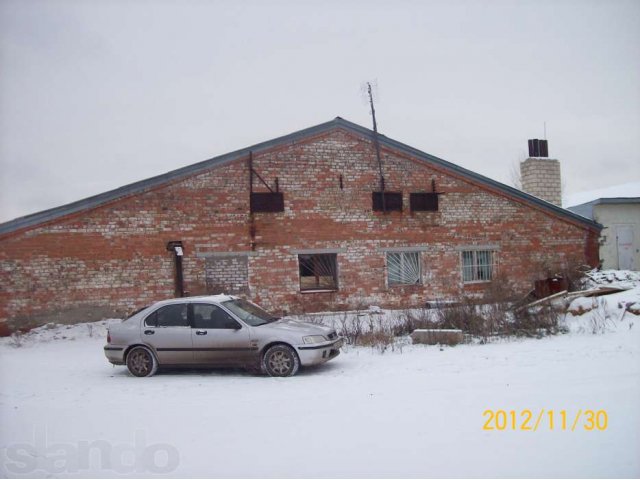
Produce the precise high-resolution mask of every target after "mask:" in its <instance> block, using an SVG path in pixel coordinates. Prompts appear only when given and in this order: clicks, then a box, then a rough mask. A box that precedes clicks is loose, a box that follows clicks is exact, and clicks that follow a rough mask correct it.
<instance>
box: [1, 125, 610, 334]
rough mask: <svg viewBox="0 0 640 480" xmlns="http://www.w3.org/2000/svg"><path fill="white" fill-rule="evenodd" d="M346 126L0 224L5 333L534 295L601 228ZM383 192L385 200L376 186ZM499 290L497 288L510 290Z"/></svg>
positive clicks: (587, 254) (592, 244) (580, 254)
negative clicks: (256, 310)
mask: <svg viewBox="0 0 640 480" xmlns="http://www.w3.org/2000/svg"><path fill="white" fill-rule="evenodd" d="M379 145H380V149H381V158H382V161H381V164H379V163H378V161H377V158H376V153H375V148H374V142H373V132H372V131H371V130H368V129H366V128H363V127H361V126H358V125H355V124H353V123H350V122H348V121H346V120H343V119H341V118H336V119H334V120H332V121H330V122H327V123H324V124H321V125H317V126H315V127H311V128H308V129H305V130H302V131H299V132H296V133H292V134H290V135H286V136H284V137H280V138H277V139H275V140H271V141H268V142H264V143H260V144H258V145H254V146H252V147H249V148H246V149H243V150H239V151H236V152H233V153H229V154H226V155H222V156H220V157H216V158H212V159H210V160H206V161H204V162H200V163H197V164H194V165H191V166H188V167H185V168H181V169H179V170H175V171H172V172H169V173H166V174H164V175H160V176H158V177H154V178H150V179H147V180H144V181H141V182H137V183H134V184H131V185H127V186H125V187H122V188H119V189H116V190H113V191H110V192H106V193H103V194H101V195H97V196H95V197H91V198H87V199H85V200H81V201H78V202H75V203H72V204H69V205H65V206H62V207H58V208H54V209H51V210H47V211H44V212H40V213H36V214H33V215H29V216H26V217H22V218H18V219H15V220H12V221H10V222H6V223H4V224H1V225H0V245H1V247H2V248H1V249H0V287H1V288H0V322H2V325H3V327H4V331H5V332H6V331H10V330H13V329H16V328H22V327H29V326H34V325H38V324H42V323H45V322H47V321H57V322H61V321H64V322H75V321H86V320H91V319H97V318H101V317H109V316H120V315H123V314H124V313H125V312H127V311H130V310H132V309H135V308H137V307H140V306H143V305H146V304H148V303H149V302H152V301H154V300H158V299H163V298H167V297H172V296H175V295H180V294H185V295H197V294H203V293H218V292H227V293H237V294H241V295H246V296H248V297H249V298H251V299H252V300H254V301H256V302H258V303H261V304H263V305H264V306H266V307H268V308H271V309H274V310H276V311H280V310H282V309H284V310H287V311H289V312H294V311H303V310H304V311H313V310H316V311H317V310H321V309H342V308H349V307H352V306H354V305H356V304H359V305H361V304H376V305H381V306H387V307H401V306H402V307H404V306H409V305H422V304H424V302H425V301H427V300H433V299H438V298H448V297H451V296H454V295H458V294H460V293H465V294H479V293H482V292H483V291H484V290H485V289H486V288H487V287H489V286H490V285H491V283H492V280H496V279H497V278H498V275H500V278H502V277H503V276H506V277H508V278H509V279H510V281H512V282H514V283H515V284H516V285H517V286H518V287H519V288H521V289H522V290H523V291H524V290H528V289H529V288H530V286H531V284H532V282H533V280H535V279H536V278H538V277H539V276H540V275H545V274H547V273H549V272H550V271H553V270H554V269H555V270H560V269H562V268H564V267H566V266H567V265H568V264H571V263H573V262H582V263H590V264H592V265H595V264H597V261H598V244H597V239H598V234H599V230H600V226H599V225H598V224H597V223H595V222H593V221H590V220H587V219H585V218H583V217H580V216H578V215H576V214H573V213H571V212H569V211H567V210H564V209H562V208H560V207H558V206H556V205H553V204H551V203H548V202H545V201H543V200H540V199H539V198H536V197H534V196H531V195H529V194H526V193H523V192H521V191H519V190H516V189H514V188H511V187H508V186H506V185H503V184H501V183H498V182H496V181H494V180H491V179H489V178H486V177H483V176H481V175H478V174H475V173H473V172H470V171H468V170H466V169H464V168H461V167H459V166H456V165H454V164H451V163H449V162H446V161H444V160H441V159H439V158H436V157H433V156H431V155H428V154H426V153H423V152H421V151H419V150H416V149H414V148H411V147H409V146H407V145H404V144H402V143H399V142H397V141H394V140H392V139H390V138H387V137H385V136H382V135H381V136H379ZM381 172H382V175H383V178H384V194H383V193H382V191H381V181H380V173H381ZM501 281H502V280H501Z"/></svg>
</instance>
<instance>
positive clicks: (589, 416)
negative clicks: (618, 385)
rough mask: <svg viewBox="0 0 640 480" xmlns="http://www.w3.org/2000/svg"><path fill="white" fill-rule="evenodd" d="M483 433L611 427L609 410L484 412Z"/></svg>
mask: <svg viewBox="0 0 640 480" xmlns="http://www.w3.org/2000/svg"><path fill="white" fill-rule="evenodd" d="M482 416H483V417H484V418H485V421H484V425H483V426H482V429H483V430H498V431H505V430H511V431H526V432H536V431H538V430H542V429H544V430H549V431H554V430H560V431H568V432H575V431H587V432H592V431H604V430H606V429H607V427H608V426H609V416H608V415H607V412H606V410H582V409H579V410H577V411H576V412H575V413H573V412H571V413H570V412H568V411H567V410H545V409H544V408H542V409H540V411H535V412H534V411H532V410H529V409H524V410H485V411H484V412H483V413H482Z"/></svg>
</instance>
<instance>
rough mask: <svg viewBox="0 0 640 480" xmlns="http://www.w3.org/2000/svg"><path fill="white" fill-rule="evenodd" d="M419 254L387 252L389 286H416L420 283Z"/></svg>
mask: <svg viewBox="0 0 640 480" xmlns="http://www.w3.org/2000/svg"><path fill="white" fill-rule="evenodd" d="M421 272H422V270H421V267H420V252H397V253H396V252H394V253H391V252H388V253H387V280H388V283H389V285H390V286H391V285H417V284H420V283H422V274H421Z"/></svg>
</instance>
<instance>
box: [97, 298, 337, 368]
mask: <svg viewBox="0 0 640 480" xmlns="http://www.w3.org/2000/svg"><path fill="white" fill-rule="evenodd" d="M342 344H343V339H342V338H340V337H338V335H337V334H336V331H335V330H334V329H333V328H330V327H326V326H323V325H316V324H312V323H305V322H300V321H296V320H290V319H281V318H278V317H274V316H273V315H270V314H269V313H267V312H266V311H264V310H263V309H262V308H260V307H258V306H257V305H255V304H253V303H251V302H248V301H247V300H243V299H241V298H238V297H234V296H229V295H213V296H207V297H189V298H179V299H173V300H165V301H162V302H158V303H156V304H154V305H152V306H150V307H147V308H144V309H142V310H140V311H138V312H137V313H135V314H134V315H132V316H131V317H129V318H128V319H126V320H125V321H124V322H122V323H120V324H117V325H112V326H110V328H109V333H108V335H107V345H106V346H105V347H104V353H105V355H106V357H107V360H109V362H111V363H112V364H114V365H126V366H127V368H128V369H129V371H130V372H131V373H132V374H133V375H135V376H136V377H148V376H151V375H153V374H154V373H155V372H156V370H157V369H158V367H200V366H206V367H226V366H234V367H237V366H241V367H246V368H250V369H255V370H258V369H259V370H260V371H262V372H265V373H267V374H269V375H271V376H276V377H287V376H290V375H294V374H295V373H296V372H297V371H298V368H299V367H300V366H308V365H317V364H320V363H324V362H327V361H329V360H331V359H332V358H335V357H336V356H338V355H339V354H340V347H342Z"/></svg>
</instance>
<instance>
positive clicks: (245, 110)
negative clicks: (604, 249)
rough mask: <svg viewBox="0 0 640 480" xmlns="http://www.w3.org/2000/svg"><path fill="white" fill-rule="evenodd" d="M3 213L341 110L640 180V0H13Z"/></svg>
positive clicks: (478, 152) (609, 177) (447, 144)
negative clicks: (373, 83) (374, 98)
mask: <svg viewBox="0 0 640 480" xmlns="http://www.w3.org/2000/svg"><path fill="white" fill-rule="evenodd" d="M0 42H1V43H0V68H1V72H0V175H1V177H0V187H1V190H0V221H5V220H9V219H12V218H15V217H17V216H21V215H26V214H29V213H34V212H36V211H39V210H43V209H46V208H51V207H55V206H58V205H62V204H64V203H68V202H72V201H74V200H78V199H81V198H84V197H87V196H90V195H94V194H98V193H101V192H104V191H107V190H110V189H113V188H116V187H119V186H122V185H125V184H127V183H131V182H134V181H137V180H142V179H145V178H148V177H151V176H154V175H157V174H160V173H164V172H166V171H169V170H173V169H176V168H179V167H182V166H184V165H188V164H191V163H195V162H198V161H201V160H204V159H207V158H211V157H214V156H217V155H220V154H223V153H226V152H229V151H232V150H236V149H239V148H243V147H246V146H249V145H252V144H254V143H258V142H261V141H264V140H269V139H271V138H274V137H276V136H280V135H284V134H287V133H290V132H293V131H296V130H300V129H303V128H306V127H309V126H312V125H315V124H318V123H322V122H325V121H328V120H331V119H332V118H334V117H336V116H341V117H343V118H346V119H347V120H350V121H353V122H356V123H358V124H360V125H364V126H366V127H369V128H370V127H371V117H370V116H369V113H368V107H367V105H366V104H365V103H364V102H363V100H362V95H361V92H360V88H361V85H362V83H363V82H364V81H367V80H377V83H378V96H379V99H378V103H377V106H376V109H377V113H378V123H379V130H380V132H381V133H383V134H385V135H387V136H389V137H391V138H393V139H395V140H399V141H401V142H404V143H407V144H409V145H411V146H413V147H416V148H418V149H420V150H423V151H425V152H427V153H430V154H433V155H436V156H439V157H441V158H444V159H445V160H448V161H451V162H454V163H457V164H458V165H461V166H463V167H465V168H468V169H471V170H473V171H476V172H478V173H481V174H483V175H486V176H489V177H491V178H494V179H496V180H499V181H503V182H505V183H511V173H510V172H511V171H512V169H513V165H515V164H517V162H518V161H521V160H523V159H524V158H526V154H527V139H529V138H542V137H543V134H544V131H543V125H544V122H545V121H546V125H547V138H548V140H549V150H550V152H549V153H550V156H551V157H554V158H558V159H559V160H560V161H561V166H562V174H563V181H564V185H565V189H566V191H567V192H569V193H575V192H579V191H582V190H591V189H594V188H597V187H604V186H610V185H615V184H619V183H625V182H629V181H632V180H639V179H640V153H639V152H640V1H637V0H630V1H618V0H606V1H605V0H599V1H563V0H552V1H543V0H531V1H489V0H486V1H455V0H454V1H450V0H447V1H372V0H367V1H360V2H356V1H238V0H235V1H196V0H187V1H177V0H176V1H162V0H160V1H158V0H153V1H151V0H146V1H143V0H128V1H118V0H115V1H113V0H109V1H107V0H102V1H101V0H86V1H79V0H77V1H63V0H47V1H35V0H16V1H8V0H0Z"/></svg>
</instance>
